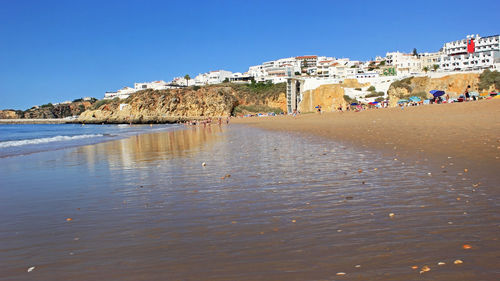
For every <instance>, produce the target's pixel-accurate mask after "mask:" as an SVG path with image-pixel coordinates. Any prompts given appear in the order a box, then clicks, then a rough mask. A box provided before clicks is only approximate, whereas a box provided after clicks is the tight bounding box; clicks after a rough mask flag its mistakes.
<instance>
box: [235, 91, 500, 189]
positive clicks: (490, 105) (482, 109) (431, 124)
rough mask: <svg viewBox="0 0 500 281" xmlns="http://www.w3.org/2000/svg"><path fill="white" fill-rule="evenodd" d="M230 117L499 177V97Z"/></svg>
mask: <svg viewBox="0 0 500 281" xmlns="http://www.w3.org/2000/svg"><path fill="white" fill-rule="evenodd" d="M232 122H233V123H240V124H249V125H252V126H256V127H259V128H264V129H270V130H281V131H290V132H298V133H302V134H312V135H317V136H321V137H326V138H329V139H332V140H335V141H341V142H343V143H345V144H353V145H356V146H359V147H366V148H372V149H375V150H379V151H383V152H385V153H386V155H388V156H394V157H396V158H398V157H399V158H404V159H410V158H411V159H419V160H420V161H432V162H433V163H434V164H436V165H437V166H438V167H439V168H440V167H441V166H448V165H449V163H454V164H455V165H456V164H458V165H460V168H461V169H467V171H468V172H471V173H475V174H477V175H478V176H482V177H484V178H487V179H490V180H492V182H494V181H496V182H497V183H498V182H500V177H499V175H500V173H498V170H499V169H500V100H499V99H493V100H483V101H478V102H467V103H454V104H435V105H426V106H418V107H405V108H404V109H403V110H402V109H401V108H387V109H374V110H367V111H362V112H353V111H351V112H344V113H339V112H333V113H332V112H330V113H323V114H321V115H320V114H317V113H314V114H303V115H299V116H297V117H296V118H293V117H292V116H281V117H266V118H262V117H260V118H259V117H252V118H243V119H241V118H240V119H234V120H233V121H232ZM415 156H416V158H415ZM441 170H445V168H441Z"/></svg>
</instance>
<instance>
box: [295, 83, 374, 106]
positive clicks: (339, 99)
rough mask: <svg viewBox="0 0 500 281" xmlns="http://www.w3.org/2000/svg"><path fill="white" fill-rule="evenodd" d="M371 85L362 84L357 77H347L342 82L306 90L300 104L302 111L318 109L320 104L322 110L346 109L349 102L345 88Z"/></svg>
mask: <svg viewBox="0 0 500 281" xmlns="http://www.w3.org/2000/svg"><path fill="white" fill-rule="evenodd" d="M366 86H370V84H369V83H366V84H361V83H359V82H358V80H357V79H345V80H344V82H343V83H342V84H328V85H321V86H319V87H318V88H316V89H314V90H308V91H304V92H303V93H302V101H301V102H300V104H299V111H300V112H312V111H316V110H317V109H316V108H315V107H316V106H318V105H320V106H321V110H323V111H325V112H327V111H334V110H337V109H338V108H339V106H342V108H343V109H345V108H346V107H347V106H348V105H349V104H348V102H347V101H346V100H345V99H344V94H345V91H344V89H345V88H362V87H366Z"/></svg>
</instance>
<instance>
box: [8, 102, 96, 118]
mask: <svg viewBox="0 0 500 281" xmlns="http://www.w3.org/2000/svg"><path fill="white" fill-rule="evenodd" d="M93 103H94V100H92V101H82V100H79V101H74V102H72V103H69V104H57V105H52V104H50V103H49V104H45V105H42V106H36V107H32V108H30V109H28V110H26V111H22V110H12V109H6V110H0V119H51V118H65V117H69V116H74V115H80V114H81V113H82V112H84V111H85V110H87V109H89V108H91V107H92V105H93Z"/></svg>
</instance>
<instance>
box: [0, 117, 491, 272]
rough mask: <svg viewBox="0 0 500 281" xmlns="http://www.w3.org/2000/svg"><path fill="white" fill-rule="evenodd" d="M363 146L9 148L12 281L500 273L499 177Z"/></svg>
mask: <svg viewBox="0 0 500 281" xmlns="http://www.w3.org/2000/svg"><path fill="white" fill-rule="evenodd" d="M380 114H383V113H380ZM332 116H333V115H332ZM345 116H349V115H348V114H346V115H345ZM303 118H304V119H303V120H304V122H305V121H306V120H307V119H308V118H317V117H315V116H313V115H311V116H304V117H303ZM320 118H325V121H323V122H327V121H326V120H328V118H330V117H329V116H328V115H325V116H324V117H323V116H321V117H320ZM278 120H279V119H278ZM289 121H290V120H286V122H289ZM293 121H297V120H293ZM266 122H269V123H268V124H271V123H272V122H274V121H272V120H269V121H266ZM286 122H284V124H285V123H286ZM266 124H267V123H266ZM360 144H361V145H356V144H355V143H349V142H347V141H346V142H344V141H340V142H339V141H334V140H333V139H332V138H329V137H318V136H317V135H315V134H297V133H296V132H292V131H290V130H283V131H269V130H263V129H259V128H252V127H249V126H243V125H235V124H231V125H230V126H229V128H228V127H226V126H223V127H218V126H211V127H207V128H202V127H201V128H188V129H186V130H179V131H173V132H162V133H156V134H146V135H139V136H134V137H131V138H129V139H122V140H117V141H112V142H107V143H100V144H96V145H90V146H83V147H78V148H71V149H64V150H58V151H51V152H42V153H34V154H30V155H26V156H16V157H8V158H2V159H0V166H1V167H2V169H0V186H1V188H0V212H1V213H2V216H0V260H1V263H0V280H420V279H423V278H424V279H430V280H463V281H465V280H498V279H499V277H500V273H499V270H498V264H499V262H500V258H499V257H500V245H499V242H498V229H499V221H500V215H499V214H500V213H499V204H498V202H499V199H500V194H499V190H498V186H497V185H494V184H489V183H488V182H485V183H481V185H479V186H475V185H476V184H477V178H475V177H476V175H475V174H473V173H469V172H468V173H464V172H463V170H462V169H463V168H462V167H461V165H458V164H457V165H450V163H451V162H447V166H446V171H447V172H446V173H443V172H442V171H441V170H439V171H438V172H437V173H436V171H435V170H434V169H435V167H434V166H433V165H434V164H431V163H429V162H428V161H423V160H422V161H420V162H417V161H406V160H401V159H398V160H395V159H394V157H393V155H392V154H388V152H386V151H383V150H382V149H381V150H377V149H373V147H368V146H366V147H364V146H363V145H362V143H360ZM410 158H411V157H408V159H410ZM203 162H205V163H206V166H202V163H203ZM470 169H471V170H472V169H473V168H472V167H471V168H470ZM443 170H444V169H443ZM429 173H431V175H429ZM391 213H393V214H394V215H393V216H390V214H391ZM68 219H70V220H68ZM463 245H470V247H471V248H470V249H464V248H463ZM455 260H461V261H463V263H462V264H454V261H455ZM438 262H444V263H446V264H445V265H441V266H440V265H438V264H437V263H438ZM412 266H417V267H418V268H417V269H412V268H411V267H412ZM424 266H428V267H429V268H430V269H431V270H430V271H428V272H424V273H422V274H420V273H419V271H421V269H422V268H423V267H424ZM31 267H34V269H33V270H32V271H31V272H27V271H28V269H29V268H31ZM340 272H343V273H346V275H344V276H339V275H337V274H338V273H340Z"/></svg>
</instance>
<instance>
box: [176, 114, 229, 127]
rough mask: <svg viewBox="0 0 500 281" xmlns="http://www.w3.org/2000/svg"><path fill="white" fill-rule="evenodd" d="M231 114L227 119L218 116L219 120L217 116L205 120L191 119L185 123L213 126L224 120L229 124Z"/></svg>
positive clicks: (220, 123) (188, 124)
mask: <svg viewBox="0 0 500 281" xmlns="http://www.w3.org/2000/svg"><path fill="white" fill-rule="evenodd" d="M229 118H230V117H229V116H228V117H227V118H226V120H224V121H223V120H222V117H218V118H217V120H215V118H211V117H208V118H206V119H203V120H191V121H186V122H184V125H186V126H203V127H206V126H207V125H208V126H211V125H212V124H218V125H219V126H221V125H222V123H223V122H225V123H226V125H229Z"/></svg>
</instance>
